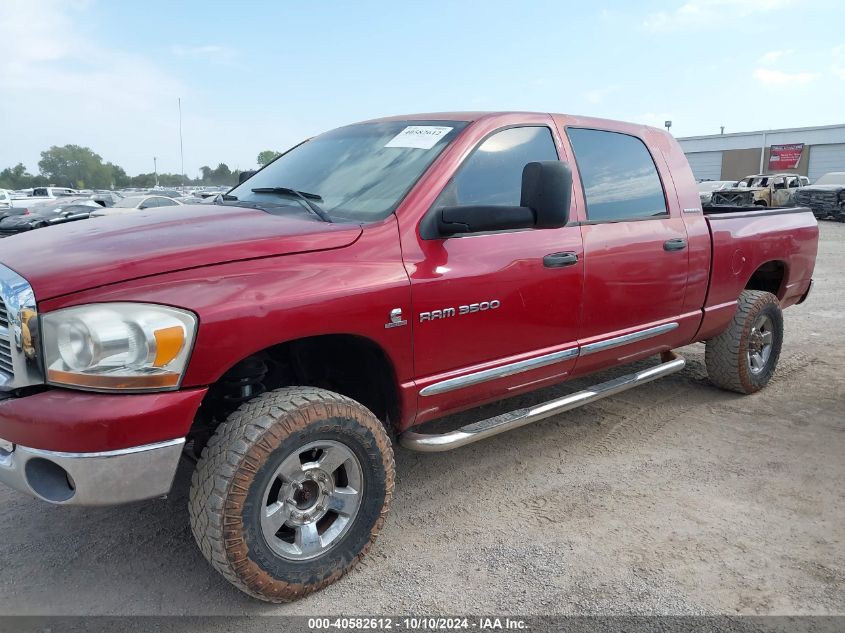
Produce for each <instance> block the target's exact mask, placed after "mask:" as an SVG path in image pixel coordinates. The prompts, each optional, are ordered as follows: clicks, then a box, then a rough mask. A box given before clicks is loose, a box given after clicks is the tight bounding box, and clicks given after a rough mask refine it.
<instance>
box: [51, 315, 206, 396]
mask: <svg viewBox="0 0 845 633" xmlns="http://www.w3.org/2000/svg"><path fill="white" fill-rule="evenodd" d="M41 323H42V328H43V346H44V365H45V367H46V370H47V382H48V383H49V384H52V385H61V386H71V387H83V388H86V389H101V390H116V389H127V390H135V391H156V390H163V389H176V388H177V387H179V383H180V382H181V380H182V374H183V372H184V371H185V366H186V365H187V362H188V356H189V355H190V353H191V347H192V346H193V343H194V335H195V334H196V328H197V318H196V316H194V315H193V314H192V313H190V312H187V311H185V310H179V309H177V308H168V307H165V306H159V305H151V304H145V303H100V304H91V305H86V306H79V307H76V308H66V309H64V310H57V311H56V312H50V313H48V314H45V315H43V316H42V317H41Z"/></svg>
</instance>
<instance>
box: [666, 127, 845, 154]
mask: <svg viewBox="0 0 845 633" xmlns="http://www.w3.org/2000/svg"><path fill="white" fill-rule="evenodd" d="M764 135H765V141H766V142H765V145H766V146H767V147H768V146H771V145H780V144H786V143H804V144H805V145H829V144H833V143H845V123H840V124H837V125H819V126H813V127H792V128H780V129H775V130H754V131H751V132H731V133H728V134H707V135H704V136H686V137H681V138H678V139H677V140H678V143H680V144H681V147H682V148H683V150H684V152H686V153H688V154H689V153H692V152H709V151H720V150H729V149H749V148H759V147H761V146H762V145H763V137H764Z"/></svg>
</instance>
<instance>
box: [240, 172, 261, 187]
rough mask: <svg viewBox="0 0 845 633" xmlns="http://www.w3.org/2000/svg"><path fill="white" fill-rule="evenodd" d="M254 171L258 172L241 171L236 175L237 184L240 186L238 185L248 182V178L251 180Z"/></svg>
mask: <svg viewBox="0 0 845 633" xmlns="http://www.w3.org/2000/svg"><path fill="white" fill-rule="evenodd" d="M256 171H258V170H256V169H251V170H249V171H242V172H241V173H240V174H239V175H238V184H239V185H240V184H242V183H244V182H246V181H247V180H249V179H250V178H252V177H253V176H254V175H255V173H256Z"/></svg>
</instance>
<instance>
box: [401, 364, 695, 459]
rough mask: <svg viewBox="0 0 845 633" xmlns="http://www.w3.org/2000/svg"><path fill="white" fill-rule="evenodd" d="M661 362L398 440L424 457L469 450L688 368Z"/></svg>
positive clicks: (410, 433) (405, 435)
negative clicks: (560, 394)
mask: <svg viewBox="0 0 845 633" xmlns="http://www.w3.org/2000/svg"><path fill="white" fill-rule="evenodd" d="M661 360H662V362H661V363H660V364H659V365H657V366H655V367H650V368H649V369H644V370H642V371H638V372H636V373H634V374H627V375H625V376H621V377H619V378H614V379H613V380H608V381H606V382H602V383H599V384H597V385H595V386H593V387H591V388H590V389H584V390H583V391H579V392H577V393H573V394H569V395H568V396H564V397H563V398H558V399H556V400H551V401H549V402H544V403H543V404H538V405H535V406H533V407H525V408H524V409H517V410H516V411H510V412H508V413H502V414H501V415H497V416H495V417H492V418H488V419H486V420H481V421H480V422H475V423H473V424H470V425H468V426H464V427H462V428H460V429H457V430H456V431H451V432H449V433H441V434H424V433H415V432H414V431H406V432H405V433H402V435H400V436H399V443H400V444H401V445H402V446H404V447H405V448H407V449H410V450H412V451H420V452H423V453H439V452H442V451H450V450H452V449H453V448H458V447H460V446H466V445H467V444H472V443H473V442H477V441H479V440H483V439H485V438H488V437H491V436H493V435H498V434H499V433H504V432H505V431H510V430H512V429H518V428H519V427H521V426H526V425H528V424H531V423H532V422H539V421H540V420H545V419H546V418H549V417H551V416H553V415H557V414H558V413H563V412H564V411H569V410H570V409H576V408H578V407H581V406H584V405H585V404H590V403H592V402H595V401H596V400H601V399H602V398H607V397H608V396H612V395H615V394H617V393H620V392H622V391H627V390H628V389H632V388H633V387H636V386H638V385H642V384H645V383H647V382H651V381H652V380H657V379H658V378H663V377H664V376H668V375H669V374H674V373H676V372H679V371H681V370H682V369H683V368H684V365H686V361H685V360H684V359H683V358H682V357H681V356H678V355H677V354H675V353H673V352H664V353H663V354H662V355H661Z"/></svg>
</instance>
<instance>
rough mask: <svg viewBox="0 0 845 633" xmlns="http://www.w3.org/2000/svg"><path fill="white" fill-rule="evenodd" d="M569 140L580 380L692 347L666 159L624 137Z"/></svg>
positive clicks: (574, 132)
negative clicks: (575, 203) (576, 204)
mask: <svg viewBox="0 0 845 633" xmlns="http://www.w3.org/2000/svg"><path fill="white" fill-rule="evenodd" d="M567 137H568V139H569V142H570V143H571V146H572V151H573V153H574V156H575V163H576V165H577V172H578V176H577V178H576V180H577V181H578V183H577V184H578V185H579V187H578V188H579V189H580V191H579V193H580V194H581V195H582V196H583V198H584V202H585V207H586V221H585V222H583V224H582V227H581V232H582V235H583V240H584V259H585V266H586V268H585V280H584V308H583V311H582V317H581V336H580V344H581V346H582V347H581V355H580V358H579V360H578V365H577V373H579V374H580V373H584V372H587V371H593V370H595V369H599V368H601V367H603V366H608V365H611V364H617V363H619V362H625V361H627V360H634V359H635V358H638V357H641V356H645V355H649V354H652V353H655V352H658V351H661V350H664V349H668V348H669V347H672V346H674V345H676V344H677V343H678V341H681V340H683V341H687V340H689V338H690V337H692V336H693V334H694V328H695V327H697V323H698V320H697V317H698V314H697V313H694V314H690V315H687V316H684V315H682V314H681V313H682V310H683V305H684V295H685V292H686V287H687V276H688V272H689V270H688V269H689V256H688V252H689V251H688V248H687V246H688V245H687V231H686V228H685V225H684V220H683V217H682V215H681V214H682V211H681V209H680V208H679V205H678V202H677V197H676V196H675V191H674V186H673V184H672V180H671V177H670V175H669V173H668V167H667V166H666V163H665V161H664V159H663V156H662V155H661V154H660V153H659V152H655V153H654V155H653V154H652V152H651V151H650V150H649V148H648V147H647V146H646V144H645V143H644V142H643V141H642V140H641V139H640V138H639V137H637V136H633V135H630V134H626V133H622V132H616V131H609V130H598V129H588V128H574V127H569V128H567ZM658 165H659V166H660V168H661V169H659V168H658ZM661 172H662V173H661ZM685 337H686V338H685Z"/></svg>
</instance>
